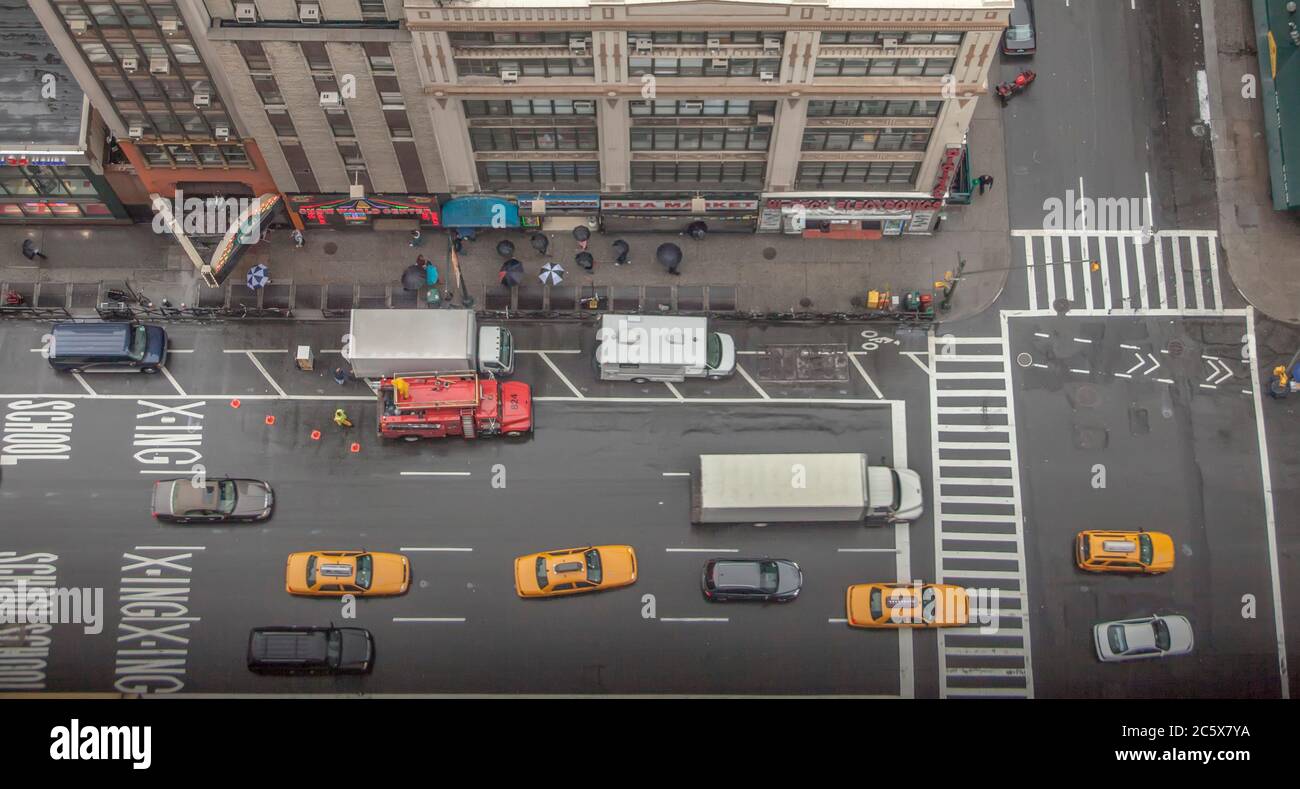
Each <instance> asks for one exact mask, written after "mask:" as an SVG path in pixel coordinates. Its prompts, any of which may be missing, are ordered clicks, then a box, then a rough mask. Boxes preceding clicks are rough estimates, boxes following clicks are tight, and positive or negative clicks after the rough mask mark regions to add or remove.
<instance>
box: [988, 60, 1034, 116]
mask: <svg viewBox="0 0 1300 789" xmlns="http://www.w3.org/2000/svg"><path fill="white" fill-rule="evenodd" d="M1037 77H1038V75H1037V74H1035V73H1034V72H1032V71H1030V70H1029V69H1025V70H1024V71H1022V72H1020V73H1019V74H1017V75H1016V78H1015V79H1014V80H1012V81H1010V82H1003V83H1002V84H1000V85H998V86H997V87H996V88H994V90H995V91H996V92H997V94H998V98H999V99H1001V100H1002V106H1003V107H1005V106H1007V102H1009V101H1011V97H1012V96H1014V95H1016V94H1017V93H1020V92H1021V91H1023V90H1025V89H1027V88H1028V87H1029V86H1030V85H1032V84H1033V82H1034V80H1035V79H1036V78H1037Z"/></svg>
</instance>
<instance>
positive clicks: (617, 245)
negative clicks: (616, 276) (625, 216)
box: [611, 238, 632, 266]
mask: <svg viewBox="0 0 1300 789" xmlns="http://www.w3.org/2000/svg"><path fill="white" fill-rule="evenodd" d="M611 246H613V247H614V252H615V253H617V254H618V257H616V258H615V259H614V265H615V266H626V265H627V264H628V263H631V262H632V261H630V260H628V259H627V254H628V252H629V251H630V249H631V248H630V247H628V245H627V242H626V241H624V240H623V239H621V238H620V239H618V240H616V241H615V242H614V243H613V244H612V245H611Z"/></svg>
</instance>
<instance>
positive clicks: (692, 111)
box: [628, 99, 811, 117]
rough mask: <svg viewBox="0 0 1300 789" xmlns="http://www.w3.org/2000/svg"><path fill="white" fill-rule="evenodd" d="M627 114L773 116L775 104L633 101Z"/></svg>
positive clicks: (737, 101)
mask: <svg viewBox="0 0 1300 789" xmlns="http://www.w3.org/2000/svg"><path fill="white" fill-rule="evenodd" d="M628 112H629V113H630V114H631V115H632V116H633V117H636V116H643V115H662V116H672V115H681V116H686V117H699V116H701V115H775V114H776V102H775V101H749V100H747V99H708V100H706V101H692V100H689V99H683V100H680V101H671V100H670V101H663V100H659V101H633V102H629V104H628ZM810 114H811V113H810Z"/></svg>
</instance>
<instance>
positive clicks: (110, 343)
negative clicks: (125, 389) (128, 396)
mask: <svg viewBox="0 0 1300 789" xmlns="http://www.w3.org/2000/svg"><path fill="white" fill-rule="evenodd" d="M48 358H49V360H50V366H51V367H53V368H54V369H55V370H58V371H59V372H63V373H95V372H105V373H107V372H131V371H139V372H142V373H156V372H158V371H159V370H160V369H162V366H163V364H165V363H166V361H167V332H166V331H164V330H163V328H162V327H161V326H145V325H142V324H135V323H56V324H54V333H53V342H52V343H51V345H50V349H49V356H48Z"/></svg>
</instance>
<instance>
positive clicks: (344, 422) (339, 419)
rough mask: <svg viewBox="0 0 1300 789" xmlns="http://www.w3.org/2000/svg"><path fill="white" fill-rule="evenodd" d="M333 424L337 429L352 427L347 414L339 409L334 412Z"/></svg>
mask: <svg viewBox="0 0 1300 789" xmlns="http://www.w3.org/2000/svg"><path fill="white" fill-rule="evenodd" d="M334 424H336V425H338V426H339V427H343V428H348V427H352V420H351V419H348V412H347V411H344V410H343V409H342V408H340V409H337V410H336V411H335V412H334Z"/></svg>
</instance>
